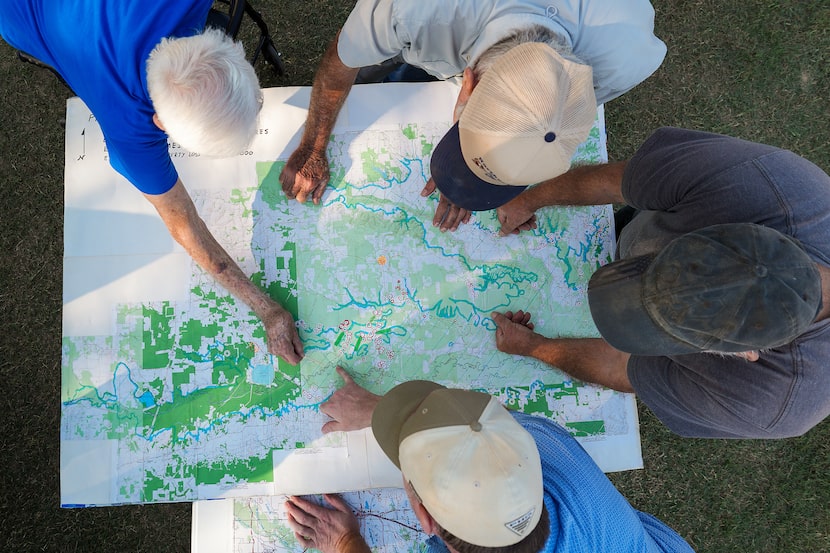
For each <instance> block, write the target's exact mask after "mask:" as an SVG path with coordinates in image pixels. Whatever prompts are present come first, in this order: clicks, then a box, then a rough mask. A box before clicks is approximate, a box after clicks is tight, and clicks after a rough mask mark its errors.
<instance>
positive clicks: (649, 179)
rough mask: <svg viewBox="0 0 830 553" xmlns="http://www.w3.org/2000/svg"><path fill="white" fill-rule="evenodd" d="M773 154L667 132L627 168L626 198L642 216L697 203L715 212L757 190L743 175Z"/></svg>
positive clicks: (722, 139)
mask: <svg viewBox="0 0 830 553" xmlns="http://www.w3.org/2000/svg"><path fill="white" fill-rule="evenodd" d="M775 151H778V149H777V148H773V147H771V146H765V145H763V144H756V143H753V142H747V141H744V140H739V139H737V138H732V137H728V136H723V135H718V134H712V133H707V132H701V131H693V130H686V129H678V128H673V127H664V128H662V129H658V130H657V131H655V132H654V133H653V134H652V135H651V136H650V137H649V138H648V139H647V140H646V141H645V142H644V143H643V145H642V146H641V147H640V149H639V150H638V151H637V153H636V154H635V155H634V157H633V158H632V159H631V160H630V161H629V162H628V164H627V166H626V168H625V172H624V174H623V182H622V193H623V197H624V198H625V200H626V202H627V203H628V204H629V205H631V206H633V207H636V208H637V209H641V210H654V211H671V210H675V209H677V208H678V207H679V206H680V205H681V203H682V204H688V203H690V202H694V201H696V200H698V199H699V200H701V201H705V202H706V203H709V204H715V205H712V209H717V208H718V206H717V205H716V204H717V201H718V200H721V199H726V198H727V197H731V196H733V195H735V194H745V193H748V192H749V191H751V189H752V188H757V186H755V183H754V182H753V179H751V178H748V176H747V172H746V171H745V170H744V169H746V168H747V165H748V164H751V163H752V161H753V160H755V159H757V158H758V157H760V156H762V155H766V154H768V153H772V152H775ZM730 171H735V172H740V173H741V177H740V179H731V178H730V174H729V172H730ZM730 188H731V189H730ZM735 207H736V206H735V205H732V206H730V209H734V208H735ZM712 224H715V223H712Z"/></svg>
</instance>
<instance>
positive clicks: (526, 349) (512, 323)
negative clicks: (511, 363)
mask: <svg viewBox="0 0 830 553" xmlns="http://www.w3.org/2000/svg"><path fill="white" fill-rule="evenodd" d="M490 316H491V317H493V322H494V323H496V347H497V348H498V349H499V351H503V352H504V353H511V354H514V355H530V354H531V352H532V351H533V349H534V348H535V346H536V344H537V343H538V341H539V340H540V339H544V337H543V336H542V335H541V334H538V333H536V332H533V323H531V322H530V313H526V312H524V311H516V313H513V312H512V311H506V312H505V313H504V315H502V314H501V313H499V312H497V311H493V312H492V313H491V314H490Z"/></svg>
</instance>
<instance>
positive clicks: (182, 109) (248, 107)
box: [0, 0, 303, 364]
mask: <svg viewBox="0 0 830 553" xmlns="http://www.w3.org/2000/svg"><path fill="white" fill-rule="evenodd" d="M212 5H213V1H212V0H183V1H176V2H141V1H138V0H122V1H119V2H107V1H105V0H76V1H59V2H45V1H43V0H0V13H2V14H3V15H2V17H0V36H2V37H3V39H4V40H5V41H6V42H8V43H9V44H10V45H11V46H13V47H15V48H17V49H19V50H21V51H23V52H25V53H26V54H28V55H30V56H33V57H35V58H37V59H38V60H39V61H41V62H43V63H45V64H48V65H50V66H52V67H53V68H54V69H55V71H56V72H57V73H58V74H59V75H60V76H61V77H62V78H63V79H64V81H65V82H66V83H67V84H68V85H69V86H70V88H72V90H73V91H74V92H75V93H76V94H77V95H78V96H79V97H80V98H81V99H82V100H83V101H84V103H86V105H87V107H89V109H90V110H91V111H92V113H93V114H94V115H95V118H96V120H97V121H98V123H99V124H100V126H101V130H102V131H103V133H104V138H105V140H106V147H107V153H108V155H109V160H110V164H111V165H112V167H113V168H114V169H115V170H116V171H118V172H119V173H120V174H121V175H123V176H124V177H125V178H126V179H127V180H129V181H130V182H131V183H132V184H133V185H134V186H135V187H136V188H137V189H138V190H140V191H141V192H142V193H143V194H144V197H145V198H147V200H148V201H149V202H150V203H151V204H152V205H153V206H154V207H155V208H156V210H157V211H158V214H159V216H160V217H161V219H162V221H164V224H165V225H166V226H167V228H168V230H169V231H170V234H171V235H172V237H173V238H174V239H175V240H176V241H177V242H178V243H179V244H181V245H182V247H183V248H184V249H185V250H186V251H187V253H188V254H190V256H191V257H192V258H193V260H194V261H196V263H198V264H199V265H200V266H201V267H202V268H203V269H205V270H206V271H207V272H208V273H209V274H210V275H211V276H212V277H213V278H215V279H216V281H217V282H218V283H219V284H221V285H222V286H223V287H224V288H226V289H227V290H228V291H229V292H230V293H232V294H233V295H234V296H236V297H237V298H239V299H240V300H242V301H243V302H245V303H246V304H247V305H248V306H249V307H250V308H251V309H253V310H254V312H256V314H257V316H258V317H259V318H260V319H261V320H262V323H263V325H264V327H265V332H266V336H267V338H266V340H267V346H268V350H269V351H270V352H271V353H274V354H276V355H279V356H280V357H282V358H283V359H285V360H286V361H288V362H289V363H292V364H296V363H298V362H299V361H300V359H302V357H303V346H302V342H300V338H299V335H298V334H297V329H296V327H295V325H294V319H293V317H292V316H291V314H290V313H288V311H286V310H285V309H284V308H283V307H282V306H280V305H279V304H278V303H277V302H275V301H274V300H272V299H271V298H270V297H269V296H268V295H267V294H265V292H263V291H262V290H261V289H259V288H258V287H257V286H256V285H254V284H253V283H252V282H251V281H250V279H249V278H248V277H247V276H246V275H245V274H244V273H243V272H242V270H241V269H240V268H239V266H238V265H237V264H236V262H234V260H233V259H232V258H231V257H230V256H229V255H228V253H227V252H226V251H225V249H224V248H223V247H222V246H221V245H220V244H219V243H218V242H217V241H216V239H215V238H214V237H213V235H212V234H211V232H210V230H209V229H208V228H207V226H206V225H205V223H204V221H203V220H202V219H201V217H199V214H198V213H197V211H196V208H195V206H194V205H193V201H192V200H191V198H190V194H189V193H188V192H187V190H186V189H185V187H184V184H183V183H182V181H181V179H180V178H179V176H178V174H177V172H176V168H175V167H174V166H173V163H172V161H171V160H170V155H169V153H168V144H167V137H168V135H169V136H170V138H171V139H172V140H174V141H175V142H177V143H179V144H180V145H181V146H182V147H184V148H185V149H187V150H190V151H192V152H198V153H199V154H202V155H206V156H217V157H227V156H233V155H237V154H239V153H240V152H242V151H243V150H244V149H245V148H246V147H247V146H248V144H250V142H251V140H252V139H253V137H254V135H255V133H256V131H257V125H258V123H257V119H258V116H259V111H260V108H261V107H262V94H261V91H260V89H259V82H258V80H257V76H256V73H255V72H254V69H253V67H251V65H250V64H249V63H248V62H247V60H246V59H245V54H244V52H243V49H242V45H241V44H239V43H234V42H233V41H232V40H231V39H230V38H229V37H228V36H227V35H225V33H223V32H222V31H220V30H217V29H212V28H208V29H205V22H206V20H207V17H208V12H209V10H210V8H211V6H212Z"/></svg>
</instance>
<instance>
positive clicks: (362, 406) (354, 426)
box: [320, 366, 380, 434]
mask: <svg viewBox="0 0 830 553" xmlns="http://www.w3.org/2000/svg"><path fill="white" fill-rule="evenodd" d="M337 374H339V375H340V376H341V377H343V382H344V385H343V387H342V388H340V389H339V390H337V391H336V392H334V393H333V394H332V395H331V397H330V398H328V399H327V400H326V401H324V402H323V403H322V404H321V405H320V411H322V412H323V413H325V414H326V415H328V416H329V417H331V418H332V419H333V420H330V421H329V422H327V423H326V424H324V425H323V434H328V433H329V432H336V431H341V432H348V431H349V430H360V429H361V428H367V427H369V426H371V425H372V413H373V412H374V411H375V406H376V405H377V404H378V401H380V396H379V395H375V394H373V393H372V392H370V391H369V390H367V389H365V388H362V387H361V386H358V385H357V384H356V383H355V381H354V380H352V377H351V376H349V373H347V372H346V370H345V369H344V368H343V367H340V366H338V367H337Z"/></svg>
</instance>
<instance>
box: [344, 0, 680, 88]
mask: <svg viewBox="0 0 830 553" xmlns="http://www.w3.org/2000/svg"><path fill="white" fill-rule="evenodd" d="M531 25H541V26H543V27H546V28H548V29H550V30H551V31H553V32H554V33H555V34H556V35H558V36H560V37H561V38H562V39H563V40H564V41H565V43H566V44H567V45H568V46H570V47H571V49H572V50H573V52H574V54H575V55H576V56H577V57H579V58H580V59H582V60H583V61H584V62H585V63H587V64H588V65H590V66H591V68H592V69H593V72H594V89H595V93H596V97H597V104H602V103H605V102H608V101H609V100H613V99H614V98H616V97H617V96H620V95H622V94H624V93H625V92H627V91H628V90H631V89H632V88H634V87H635V86H637V85H638V84H639V83H640V82H642V81H644V80H645V79H646V78H648V76H649V75H651V74H652V73H654V71H656V70H657V68H658V67H660V64H661V63H662V62H663V58H664V57H665V55H666V45H665V44H663V42H662V41H661V40H660V39H658V38H657V37H656V36H654V8H652V6H651V4H650V3H649V2H648V1H647V0H495V1H488V2H483V1H481V0H358V2H357V4H356V5H355V7H354V9H353V10H352V12H351V14H350V15H349V18H348V19H347V20H346V23H345V24H344V25H343V28H342V29H341V31H340V40H339V42H338V48H337V52H338V54H339V56H340V60H341V61H342V62H343V63H344V64H345V65H347V66H349V67H365V66H368V65H375V64H378V63H380V62H382V61H384V60H387V59H391V58H394V57H395V56H398V55H401V56H402V58H403V59H404V61H406V62H407V63H409V64H411V65H414V66H417V67H420V68H422V69H424V70H425V71H427V72H428V73H430V74H432V75H434V76H436V77H438V78H439V79H450V78H452V77H456V76H459V75H460V74H461V73H463V72H464V68H466V67H467V66H468V65H471V64H472V63H473V62H474V61H475V60H476V59H477V58H478V57H479V56H480V55H481V54H482V52H484V51H485V50H486V49H487V48H489V47H490V46H492V45H493V44H495V43H496V42H498V41H499V40H501V39H503V38H504V37H506V36H507V35H509V34H510V33H511V32H513V31H515V30H517V29H521V28H524V27H529V26H531Z"/></svg>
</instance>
